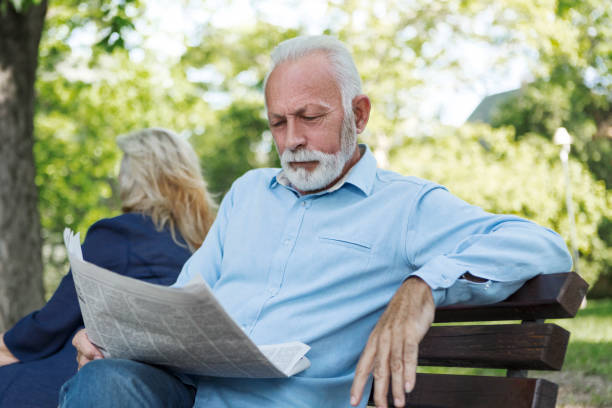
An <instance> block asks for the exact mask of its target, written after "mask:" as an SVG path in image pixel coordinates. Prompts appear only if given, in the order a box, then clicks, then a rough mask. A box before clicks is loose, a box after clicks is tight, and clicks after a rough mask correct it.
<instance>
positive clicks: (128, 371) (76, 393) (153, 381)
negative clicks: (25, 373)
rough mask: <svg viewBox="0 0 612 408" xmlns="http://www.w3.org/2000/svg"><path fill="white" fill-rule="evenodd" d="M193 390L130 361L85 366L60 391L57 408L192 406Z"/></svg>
mask: <svg viewBox="0 0 612 408" xmlns="http://www.w3.org/2000/svg"><path fill="white" fill-rule="evenodd" d="M194 399H195V389H194V388H193V387H191V386H190V385H187V384H185V383H183V382H182V381H181V380H179V379H178V378H177V377H175V376H174V375H173V374H171V373H170V372H168V371H166V370H164V369H162V368H159V367H154V366H151V365H148V364H144V363H139V362H136V361H130V360H118V359H102V360H95V361H92V362H90V363H88V364H86V365H85V366H84V367H83V368H81V370H79V372H78V373H77V375H75V376H74V377H72V379H70V380H69V381H68V382H66V383H65V384H64V386H63V387H62V389H61V390H60V396H59V404H60V407H62V408H63V407H84V408H86V407H101V408H104V407H109V408H110V407H152V408H153V407H159V408H166V407H192V406H193V402H194Z"/></svg>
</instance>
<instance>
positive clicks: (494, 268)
mask: <svg viewBox="0 0 612 408" xmlns="http://www.w3.org/2000/svg"><path fill="white" fill-rule="evenodd" d="M409 220H410V221H409V223H408V233H407V235H406V236H407V239H406V243H405V245H406V247H405V250H406V257H407V259H408V260H409V262H410V263H411V264H412V268H413V269H414V270H415V271H414V272H413V275H415V276H418V277H420V278H421V279H423V280H424V281H425V282H426V283H427V284H428V285H429V286H430V287H431V289H432V292H433V295H434V301H435V302H436V305H437V306H442V305H449V304H455V303H471V304H476V303H478V304H484V303H494V302H498V301H500V300H503V299H505V298H506V297H508V296H509V295H510V294H512V293H513V292H514V291H516V290H517V289H518V288H519V287H520V286H522V284H523V283H524V282H525V281H527V280H528V279H530V278H532V277H534V276H536V275H538V274H543V273H555V272H567V271H569V270H570V269H571V266H572V260H571V256H570V254H569V252H568V250H567V246H566V245H565V242H564V241H563V239H562V238H561V237H560V236H559V235H558V234H557V233H555V232H554V231H552V230H550V229H548V228H545V227H542V226H539V225H537V224H535V223H533V222H531V221H528V220H525V219H523V218H520V217H517V216H513V215H498V214H491V213H488V212H486V211H484V210H482V209H481V208H479V207H477V206H473V205H470V204H468V203H466V202H465V201H463V200H461V199H459V198H457V197H455V196H453V195H452V194H450V193H449V192H448V191H447V190H446V189H444V188H443V187H441V186H438V185H435V184H428V185H425V186H424V187H423V189H422V191H421V194H420V195H419V196H418V199H417V200H416V203H415V205H414V208H413V211H412V214H411V216H410V219H409ZM467 272H469V273H470V274H472V275H474V276H476V277H479V278H483V279H485V280H486V282H482V283H477V282H471V281H467V280H465V279H460V277H461V276H462V275H463V274H465V273H467Z"/></svg>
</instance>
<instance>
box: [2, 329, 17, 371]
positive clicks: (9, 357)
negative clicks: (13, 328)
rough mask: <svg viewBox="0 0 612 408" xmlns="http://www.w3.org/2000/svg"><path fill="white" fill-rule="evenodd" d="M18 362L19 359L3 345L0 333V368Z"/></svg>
mask: <svg viewBox="0 0 612 408" xmlns="http://www.w3.org/2000/svg"><path fill="white" fill-rule="evenodd" d="M18 362H19V359H18V358H17V357H15V356H14V355H13V353H11V350H9V349H8V347H6V344H4V333H0V367H2V366H5V365H8V364H13V363H18Z"/></svg>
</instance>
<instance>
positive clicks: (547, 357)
mask: <svg viewBox="0 0 612 408" xmlns="http://www.w3.org/2000/svg"><path fill="white" fill-rule="evenodd" d="M587 288H588V285H587V283H586V282H585V281H584V280H583V279H582V278H581V277H580V276H579V275H578V274H576V273H574V272H567V273H557V274H549V275H539V276H537V277H535V278H533V279H531V280H530V281H528V282H526V283H525V285H523V287H522V288H521V289H519V290H518V291H517V292H516V293H515V294H513V295H512V296H510V297H509V298H508V299H506V300H505V301H503V302H500V303H496V304H492V305H486V306H462V305H456V306H449V307H441V308H438V309H437V310H436V317H435V322H436V323H449V322H483V321H485V322H487V324H484V325H483V324H479V325H434V326H432V327H431V329H430V330H429V332H428V333H427V335H426V336H425V338H424V339H423V341H422V342H421V344H420V347H419V365H420V366H444V367H482V368H503V369H507V372H506V377H500V376H472V375H449V374H417V380H416V386H415V389H414V390H413V391H412V392H411V393H410V394H407V395H406V397H407V401H406V406H407V407H470V408H480V407H483V408H485V407H486V408H489V407H495V408H506V407H508V408H521V407H530V408H548V407H554V406H555V404H556V400H557V388H558V387H557V385H556V384H555V383H552V382H550V381H547V380H545V379H541V378H527V371H528V370H560V369H561V367H562V366H563V360H564V359H565V352H566V350H567V344H568V341H569V332H568V331H567V330H565V329H563V328H562V327H560V326H558V325H556V324H551V323H545V319H547V318H568V317H574V316H575V315H576V312H577V311H578V308H579V307H580V304H581V302H582V300H583V298H584V296H585V295H586V290H587ZM500 320H501V321H504V320H505V321H507V320H520V321H521V322H520V323H510V324H509V323H500V322H498V321H500ZM389 406H393V400H392V398H389Z"/></svg>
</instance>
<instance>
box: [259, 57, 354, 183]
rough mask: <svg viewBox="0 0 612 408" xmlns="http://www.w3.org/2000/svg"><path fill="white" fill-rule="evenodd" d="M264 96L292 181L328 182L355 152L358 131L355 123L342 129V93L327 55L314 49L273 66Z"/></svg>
mask: <svg viewBox="0 0 612 408" xmlns="http://www.w3.org/2000/svg"><path fill="white" fill-rule="evenodd" d="M266 100H267V108H268V121H269V123H270V130H271V131H272V135H273V137H274V141H275V143H276V148H277V150H278V153H279V155H280V157H281V163H282V165H283V169H284V171H285V174H286V175H287V177H288V178H289V181H291V184H293V185H294V186H295V187H296V188H297V189H298V190H300V191H302V192H304V191H315V190H320V189H323V188H325V187H328V186H329V185H330V184H331V183H332V182H333V181H335V180H336V179H337V178H339V177H340V176H341V175H342V174H343V171H344V170H345V164H346V163H347V162H348V161H349V160H350V159H351V157H352V156H353V154H354V152H355V150H356V140H355V139H356V137H355V135H356V134H355V130H354V126H348V127H350V129H346V128H347V126H345V127H344V129H343V118H344V112H343V108H342V97H341V94H340V89H339V88H338V85H337V83H336V80H335V78H334V76H333V73H332V71H331V69H330V67H329V62H328V60H327V58H326V57H325V56H324V55H323V54H321V53H314V54H311V55H308V56H306V57H303V58H300V59H299V60H297V61H290V62H285V63H282V64H280V65H279V66H277V67H276V68H275V69H274V71H273V72H272V74H271V75H270V77H269V79H268V83H267V87H266ZM350 119H352V122H354V119H353V118H350ZM343 130H344V136H345V137H342V134H343Z"/></svg>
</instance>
